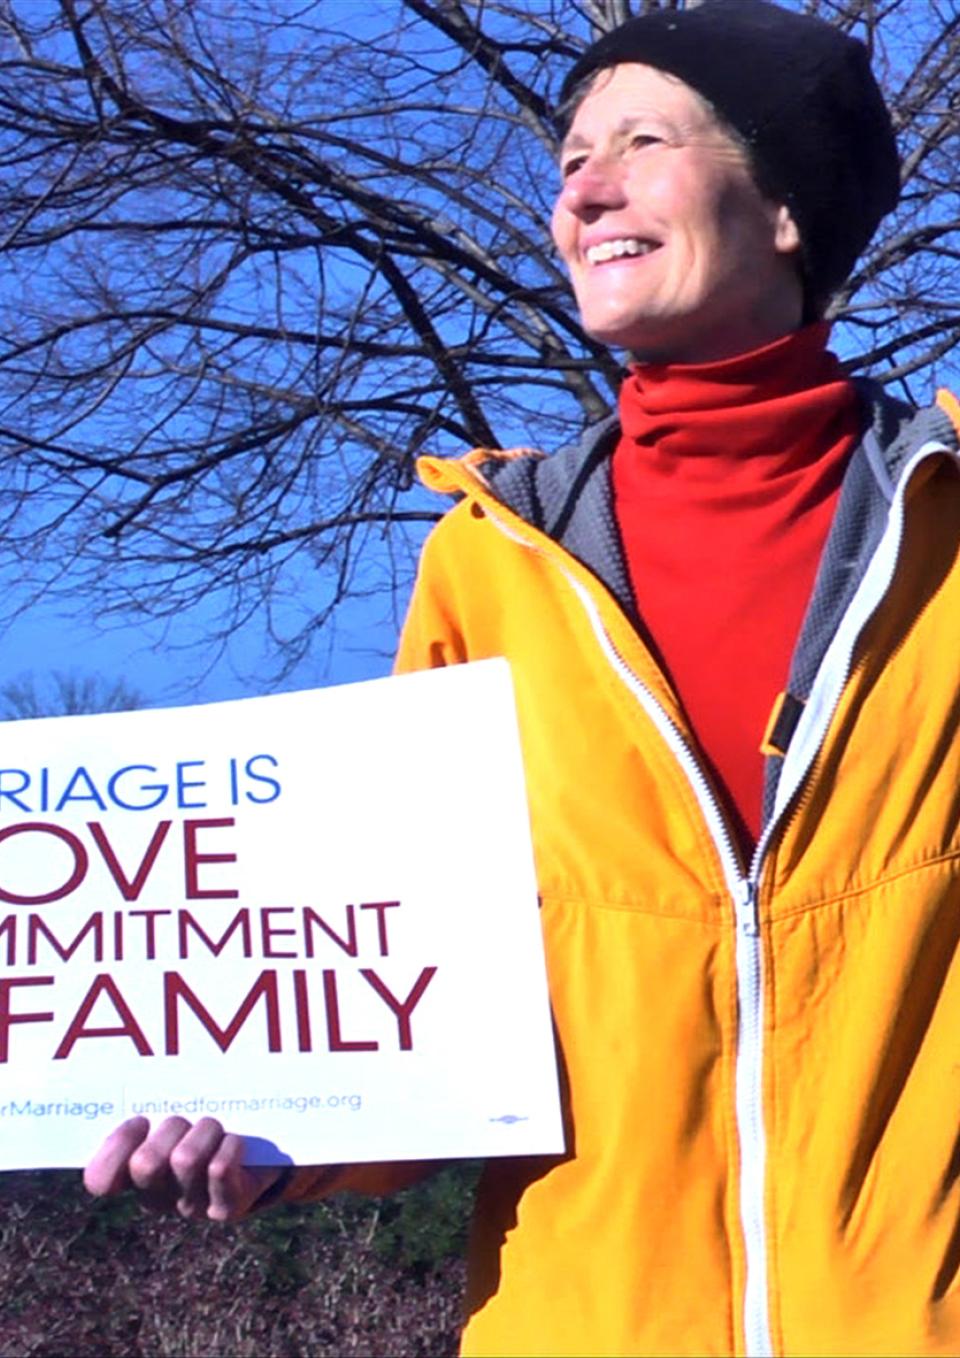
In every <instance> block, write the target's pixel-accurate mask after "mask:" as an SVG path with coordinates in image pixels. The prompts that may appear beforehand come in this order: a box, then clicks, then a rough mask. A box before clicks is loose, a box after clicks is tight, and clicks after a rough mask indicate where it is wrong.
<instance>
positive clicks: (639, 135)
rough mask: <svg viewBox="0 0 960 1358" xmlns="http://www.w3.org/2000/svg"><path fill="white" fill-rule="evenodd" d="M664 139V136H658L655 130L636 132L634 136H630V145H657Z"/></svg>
mask: <svg viewBox="0 0 960 1358" xmlns="http://www.w3.org/2000/svg"><path fill="white" fill-rule="evenodd" d="M662 140H663V138H662V137H658V136H657V135H656V134H655V133H654V132H634V134H633V136H632V137H631V138H630V145H631V146H656V144H657V143H658V142H660V141H662Z"/></svg>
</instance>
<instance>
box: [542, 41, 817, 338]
mask: <svg viewBox="0 0 960 1358" xmlns="http://www.w3.org/2000/svg"><path fill="white" fill-rule="evenodd" d="M560 165H561V172H562V174H563V188H562V189H561V191H560V195H559V197H558V199H557V204H556V208H555V209H554V214H553V235H554V240H555V241H556V244H557V249H558V250H559V252H560V254H561V256H562V258H563V260H564V262H565V263H566V265H567V267H568V268H569V270H570V276H571V279H572V281H573V285H574V290H575V292H576V297H577V305H578V307H579V309H580V315H581V318H582V320H583V325H584V328H585V329H586V330H587V331H588V332H589V333H590V334H591V335H593V337H594V338H595V339H600V340H603V341H604V342H605V343H607V344H616V345H620V346H622V347H623V348H625V349H629V350H631V351H632V352H633V353H634V354H635V355H636V356H637V357H638V358H641V359H643V360H646V361H653V360H661V359H672V360H674V361H679V362H684V363H702V362H709V361H711V360H713V359H718V358H726V357H728V356H729V355H730V354H736V353H743V352H745V351H746V350H748V349H755V348H758V347H759V346H760V345H762V344H767V343H769V342H770V341H771V340H775V339H779V338H780V337H781V336H782V335H786V334H789V332H790V331H791V330H795V329H796V328H797V326H798V325H799V324H800V319H801V315H802V312H803V293H802V287H801V283H800V273H799V264H798V257H799V250H800V237H799V233H798V231H797V227H796V224H795V222H794V221H793V218H792V217H791V215H790V212H789V210H788V209H787V208H786V207H785V206H784V205H782V204H776V203H772V202H768V201H767V200H766V199H765V198H764V197H763V195H762V194H761V192H760V190H759V189H758V188H757V186H756V184H755V183H754V181H753V176H752V173H751V169H750V166H749V163H748V160H747V156H746V154H745V152H744V151H743V149H742V148H741V147H740V146H739V145H738V144H737V142H735V141H734V140H733V138H732V137H731V136H729V135H728V133H727V132H725V131H724V129H723V128H722V127H721V125H720V123H719V122H718V121H717V119H716V118H715V117H714V115H713V114H712V113H711V112H710V110H709V108H708V107H707V106H706V104H705V103H704V101H703V100H702V99H701V98H700V97H699V96H698V95H697V94H696V93H695V92H694V91H693V90H692V89H690V88H689V86H687V85H684V84H683V83H682V82H681V81H679V80H677V79H676V78H675V77H672V76H669V75H664V74H663V73H662V72H661V71H656V70H653V69H652V68H651V67H649V66H642V65H635V64H626V65H620V66H615V67H613V68H612V69H608V70H604V71H602V72H601V73H600V74H599V75H597V76H596V77H595V80H594V84H593V87H592V88H591V89H590V91H589V92H588V93H587V95H586V96H585V98H583V100H582V101H581V102H580V104H579V107H578V108H577V111H576V113H575V115H574V119H573V125H572V127H571V129H570V132H569V133H568V135H567V138H566V140H565V142H564V147H563V150H562V153H561V159H560Z"/></svg>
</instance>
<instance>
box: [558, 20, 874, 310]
mask: <svg viewBox="0 0 960 1358" xmlns="http://www.w3.org/2000/svg"><path fill="white" fill-rule="evenodd" d="M623 62H639V63H642V64H643V65H645V66H653V67H655V68H656V69H657V70H659V71H665V72H667V73H669V74H671V75H675V76H677V77H679V79H680V80H682V81H683V82H684V83H685V84H687V85H689V86H691V88H692V89H694V90H696V91H697V92H698V93H699V94H701V95H703V97H704V98H705V99H707V100H708V101H709V103H710V104H712V105H713V107H714V109H715V110H716V112H717V113H718V114H719V116H720V117H721V118H722V119H723V120H724V121H725V122H726V123H727V124H728V125H729V126H730V127H731V128H733V129H734V131H736V132H737V133H739V135H740V137H741V138H742V139H743V141H744V142H745V143H746V146H747V148H748V150H749V153H750V156H751V160H752V166H753V173H754V178H755V179H756V182H757V185H758V187H759V188H760V190H761V192H762V193H763V194H764V195H765V197H767V198H769V199H771V200H772V201H773V202H777V203H785V204H786V206H787V207H788V208H789V209H790V212H791V214H792V216H793V219H794V221H795V222H796V224H797V228H798V230H799V232H800V238H801V241H802V268H803V275H804V290H805V293H806V303H807V311H808V313H813V314H818V313H819V312H820V311H822V309H823V307H824V306H825V305H826V302H827V301H828V299H829V297H830V294H831V293H832V292H833V291H835V289H837V288H838V287H839V286H840V284H841V283H843V281H844V280H845V279H846V278H847V277H848V275H849V274H850V272H851V270H852V269H853V266H854V264H855V263H856V260H857V257H858V255H859V254H860V252H861V251H862V250H863V249H864V248H865V246H866V245H867V243H868V241H869V240H870V238H871V236H872V235H873V233H874V231H876V229H877V226H878V225H879V224H880V221H881V219H882V218H883V217H884V216H885V215H886V213H888V212H891V211H892V210H893V208H894V207H896V204H897V200H898V198H899V196H900V166H899V159H898V156H897V147H896V142H895V141H894V136H893V129H892V127H891V124H890V115H889V113H888V112H887V108H886V105H885V104H884V101H883V96H882V94H881V93H880V90H879V87H878V86H877V83H876V81H875V79H874V77H873V74H872V72H871V70H870V63H869V58H868V56H867V51H866V48H865V47H864V46H863V44H862V43H861V42H858V41H857V39H856V38H851V37H849V36H847V35H846V34H845V33H841V32H840V30H839V29H838V28H835V27H834V26H833V25H832V24H828V23H825V22H824V21H823V20H821V19H815V18H812V17H811V16H810V15H806V14H795V13H793V12H792V11H790V10H786V9H781V8H780V7H779V6H777V5H773V4H769V3H767V0H706V3H704V4H701V5H697V6H696V7H695V8H693V9H684V10H676V9H669V10H667V9H662V10H654V11H651V12H650V13H648V14H643V15H640V16H639V17H637V18H635V19H628V20H627V21H626V23H624V24H621V25H620V27H619V28H615V29H614V30H613V31H612V32H611V33H606V34H605V35H604V36H603V37H602V38H600V39H599V40H598V41H597V42H595V43H594V44H593V46H592V47H588V48H587V50H586V51H585V52H584V53H583V55H582V56H581V57H580V58H579V59H578V61H577V62H576V64H575V65H574V67H573V69H572V70H571V71H570V73H569V75H568V76H567V78H566V80H565V81H564V83H563V88H562V91H561V101H565V100H567V99H568V98H569V97H570V96H571V94H572V93H573V91H574V90H575V88H576V86H577V85H579V84H580V82H581V81H583V80H584V79H585V78H586V77H588V76H590V75H592V74H593V73H594V72H595V71H599V70H603V69H604V68H606V67H610V66H617V65H620V64H621V63H623Z"/></svg>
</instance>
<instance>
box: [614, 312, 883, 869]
mask: <svg viewBox="0 0 960 1358" xmlns="http://www.w3.org/2000/svg"><path fill="white" fill-rule="evenodd" d="M828 334H829V327H828V326H827V325H826V324H820V325H812V326H807V327H806V328H805V329H803V330H800V331H798V332H796V333H795V334H792V335H788V336H787V337H786V338H785V339H781V340H777V341H776V342H775V343H773V344H769V345H766V346H765V347H764V348H762V349H757V350H755V351H753V352H752V353H749V354H742V355H740V356H738V357H737V358H733V359H727V360H724V361H723V362H720V363H705V364H682V365H681V364H677V365H659V364H649V365H641V366H638V367H637V368H635V369H634V370H633V372H632V373H631V375H630V376H629V377H628V378H627V380H626V381H625V382H624V385H623V389H622V392H621V396H620V418H621V421H622V426H623V435H622V437H621V439H620V442H619V444H618V445H617V448H616V450H615V452H614V457H613V491H614V502H615V506H616V513H617V521H618V523H619V526H620V533H621V537H622V539H623V544H624V550H625V553H626V558H627V565H628V568H629V571H630V579H631V581H632V584H633V589H634V594H635V597H636V601H637V608H638V610H639V613H640V617H641V619H642V620H643V623H644V626H645V627H646V628H647V630H648V632H649V634H650V636H651V638H652V640H653V642H654V645H655V647H656V649H657V651H658V653H659V657H660V660H661V662H662V663H663V665H664V667H665V669H666V672H667V674H668V675H669V677H670V679H671V680H672V682H673V684H674V687H675V689H676V692H677V694H678V696H679V698H680V700H681V702H682V704H683V707H684V709H685V711H686V713H687V717H688V719H689V721H690V724H691V726H692V728H693V731H694V733H695V735H696V737H697V739H698V741H699V744H700V746H701V749H702V751H703V752H704V754H705V755H706V758H707V762H708V764H709V766H710V768H711V770H712V772H713V774H714V777H715V780H716V782H717V784H718V786H719V788H720V791H721V795H722V796H725V798H726V801H727V804H728V807H729V809H731V810H732V812H733V814H734V820H735V822H736V828H737V830H738V832H739V834H740V837H741V840H742V841H743V843H744V844H745V845H747V844H749V842H750V840H751V839H753V838H755V837H756V836H757V834H758V833H759V829H760V819H761V802H762V794H763V756H762V755H761V754H760V751H759V746H760V743H761V740H762V738H763V733H764V730H765V728H766V725H767V719H768V717H769V715H770V712H771V709H772V707H773V703H774V701H775V699H776V697H777V694H778V693H780V692H781V690H783V689H784V688H785V687H786V683H787V672H788V669H789V665H790V657H791V655H792V652H793V648H794V645H795V643H796V639H797V635H798V633H799V630H800V624H801V622H802V620H803V614H804V611H805V609H806V606H807V602H808V600H809V598H810V594H811V591H812V589H813V581H814V576H815V574H816V569H817V563H818V561H819V559H820V554H821V551H822V549H823V545H824V541H825V539H826V536H827V531H828V529H829V526H830V521H831V518H832V516H833V511H834V508H835V505H836V499H837V494H838V492H839V489H840V482H841V479H842V477H843V472H844V468H845V466H846V463H847V459H848V458H849V456H850V453H851V452H852V450H853V446H854V444H855V442H856V439H857V436H858V434H859V428H860V417H859V408H858V403H857V398H856V393H855V390H854V388H853V385H852V384H851V383H850V382H849V381H848V380H847V379H846V378H845V377H844V375H843V371H842V369H841V367H840V364H839V362H838V361H837V359H836V358H835V357H834V355H833V354H831V353H829V352H828V351H827V350H826V347H825V346H826V342H827V337H828Z"/></svg>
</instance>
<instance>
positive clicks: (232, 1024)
mask: <svg viewBox="0 0 960 1358" xmlns="http://www.w3.org/2000/svg"><path fill="white" fill-rule="evenodd" d="M173 1113H178V1114H182V1115H183V1116H184V1117H187V1118H190V1119H191V1120H192V1119H195V1118H197V1117H200V1116H203V1115H212V1116H215V1117H218V1118H219V1119H220V1120H221V1121H222V1122H223V1123H224V1124H225V1125H226V1126H228V1127H229V1128H230V1129H231V1130H234V1131H237V1132H241V1133H243V1134H244V1135H245V1136H246V1137H247V1138H248V1141H247V1148H248V1149H247V1155H248V1159H249V1160H250V1161H251V1162H255V1163H284V1162H293V1163H298V1164H303V1163H337V1162H342V1161H363V1160H381V1159H391V1160H395V1159H408V1158H415V1159H419V1158H438V1157H455V1156H481V1155H499V1154H530V1153H537V1152H555V1151H559V1150H560V1149H562V1133H561V1129H560V1117H559V1112H558V1101H557V1086H556V1062H555V1055H554V1047H553V1039H552V1032H551V1026H550V1016H549V1006H548V1001H547V992H546V982H545V975H544V966H543V957H542V945H541V939H540V930H539V920H538V913H537V896H536V886H535V881H534V875H533V867H532V861H531V851H530V843H529V828H528V819H527V808H526V800H525V795H524V787H523V774H522V766H521V759H520V752H519V742H518V736H517V728H516V715H515V711H514V706H513V695H512V687H511V683H510V676H509V670H508V667H507V665H506V662H504V661H498V660H493V661H484V662H480V663H478V664H472V665H462V666H454V667H451V668H449V669H445V670H436V671H430V672H428V673H423V674H415V675H408V676H404V677H402V678H397V679H387V680H376V681H373V682H370V683H363V684H355V685H349V686H346V687H342V688H332V689H326V690H315V691H310V692H300V693H288V694H279V695H276V696H271V697H265V698H253V699H245V700H241V701H237V702H226V703H216V704H211V705H205V706H197V707H182V708H167V709H160V710H153V711H142V712H124V713H114V714H110V715H103V716H90V717H62V718H51V719H41V720H31V721H23V722H8V723H4V724H2V725H0V1168H7V1169H12V1168H27V1167H52V1166H68V1165H79V1164H82V1163H84V1162H85V1161H86V1159H87V1158H88V1157H89V1155H90V1153H91V1152H92V1151H93V1149H94V1148H95V1147H96V1146H97V1145H98V1144H99V1142H100V1140H101V1139H102V1137H103V1136H104V1135H105V1134H106V1133H107V1132H108V1131H110V1130H111V1129H112V1127H113V1126H114V1125H115V1124H116V1123H118V1122H119V1121H120V1120H121V1119H123V1118H125V1117H129V1116H131V1115H133V1114H144V1115H146V1116H147V1117H149V1118H150V1119H151V1121H154V1122H156V1121H158V1120H160V1119H162V1118H163V1117H165V1116H168V1115H170V1114H173Z"/></svg>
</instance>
